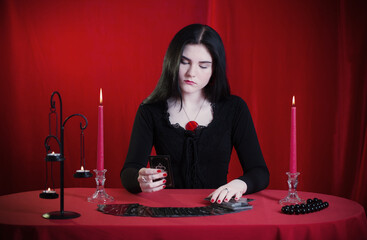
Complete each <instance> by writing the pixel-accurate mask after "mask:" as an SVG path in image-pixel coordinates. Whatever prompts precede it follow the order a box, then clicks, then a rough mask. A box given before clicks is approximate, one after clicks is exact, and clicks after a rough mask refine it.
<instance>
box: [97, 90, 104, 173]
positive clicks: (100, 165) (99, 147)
mask: <svg viewBox="0 0 367 240" xmlns="http://www.w3.org/2000/svg"><path fill="white" fill-rule="evenodd" d="M103 169H104V149H103V105H102V88H100V89H99V106H98V136H97V170H103Z"/></svg>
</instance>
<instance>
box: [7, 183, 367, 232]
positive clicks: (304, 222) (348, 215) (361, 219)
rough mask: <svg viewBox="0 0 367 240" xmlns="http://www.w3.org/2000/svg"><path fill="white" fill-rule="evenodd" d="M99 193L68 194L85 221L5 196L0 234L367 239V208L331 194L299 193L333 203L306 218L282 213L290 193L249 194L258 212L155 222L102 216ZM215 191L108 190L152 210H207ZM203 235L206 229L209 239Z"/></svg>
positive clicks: (34, 199)
mask: <svg viewBox="0 0 367 240" xmlns="http://www.w3.org/2000/svg"><path fill="white" fill-rule="evenodd" d="M94 191H95V189H92V188H67V189H65V205H64V209H65V211H73V212H78V213H80V214H81V217H79V218H75V219H68V220H48V219H44V218H42V214H44V213H47V212H51V211H59V210H60V199H52V200H48V199H40V198H39V193H40V192H41V191H30V192H22V193H16V194H10V195H5V196H0V230H1V231H0V232H3V235H5V236H6V237H8V239H11V238H12V237H13V239H18V238H16V237H14V236H21V235H22V234H23V233H27V234H29V229H32V228H34V229H36V231H34V232H36V233H35V235H34V237H35V238H39V239H49V238H51V237H52V238H53V239H62V237H66V236H68V237H69V238H73V237H75V238H76V237H78V238H80V237H81V239H83V238H84V237H87V236H88V239H93V237H95V239H98V237H102V236H104V237H106V236H109V238H110V239H120V237H121V239H124V238H127V237H128V238H129V239H133V238H136V239H139V238H141V237H146V238H148V239H149V238H155V237H157V236H159V237H158V238H159V239H164V238H167V239H169V238H171V237H172V236H176V239H177V236H179V239H180V238H182V239H183V238H187V237H190V238H194V239H195V236H196V237H197V238H201V239H202V237H203V236H211V237H212V238H213V239H215V238H222V237H224V238H226V237H229V236H231V237H236V236H240V235H243V234H245V235H246V237H249V238H250V237H256V238H257V239H261V236H263V237H264V239H279V238H282V239H286V238H289V239H292V237H295V236H298V234H302V235H301V237H300V238H299V239H314V237H317V236H318V237H320V236H321V237H324V239H352V238H351V237H353V239H367V221H366V214H365V211H364V209H363V207H362V206H361V205H360V204H358V203H356V202H354V201H351V200H348V199H344V198H340V197H336V196H331V195H325V194H319V193H309V192H299V196H300V197H301V198H303V199H308V198H315V197H317V198H319V199H322V200H323V201H327V202H329V204H330V206H329V207H328V208H326V209H324V210H322V211H319V212H315V213H311V214H305V215H286V214H283V213H281V211H280V209H281V206H280V205H279V203H278V202H279V199H281V198H283V197H285V196H286V195H287V191H282V190H264V191H261V192H258V193H255V194H250V195H246V197H248V198H253V199H255V201H253V202H251V204H252V205H253V209H252V210H248V211H244V212H239V213H232V214H225V215H218V216H205V217H181V218H169V217H164V218H150V217H121V216H112V215H108V214H103V213H101V212H99V211H97V205H96V204H93V203H89V202H87V201H86V199H87V197H88V196H90V195H92V194H93V193H94ZM212 191H213V190H210V189H192V190H187V189H165V190H163V191H160V192H156V193H140V194H131V193H128V192H127V191H126V190H124V189H122V188H121V189H106V192H107V193H108V194H110V195H112V196H113V197H114V198H115V199H116V201H115V202H113V203H114V204H119V203H139V204H142V205H145V206H150V207H199V206H206V205H208V202H207V201H205V200H204V198H205V197H206V196H207V195H208V194H209V193H211V192H212ZM78 229H79V230H78ZM188 229H190V231H187V230H188ZM52 230H55V231H57V232H58V234H57V236H59V237H60V238H57V236H56V238H55V235H56V234H55V233H54V232H52ZM61 230H62V231H61ZM203 230H206V231H204V232H205V234H204V233H203ZM31 232H32V231H31ZM170 232H171V233H170ZM122 233H123V234H122ZM63 234H67V235H63ZM173 234H175V235H173ZM203 234H204V235H203ZM27 236H28V237H30V236H31V235H27ZM193 236H194V237H193ZM0 237H2V235H1V233H0ZM259 237H260V238H259ZM2 239H5V238H2Z"/></svg>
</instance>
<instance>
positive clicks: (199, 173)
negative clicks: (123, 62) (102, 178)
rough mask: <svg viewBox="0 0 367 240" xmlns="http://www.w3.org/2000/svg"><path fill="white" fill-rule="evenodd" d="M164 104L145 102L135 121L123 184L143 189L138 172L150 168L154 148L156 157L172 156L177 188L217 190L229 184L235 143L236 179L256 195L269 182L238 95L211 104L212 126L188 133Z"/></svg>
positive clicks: (128, 187) (246, 113)
mask: <svg viewBox="0 0 367 240" xmlns="http://www.w3.org/2000/svg"><path fill="white" fill-rule="evenodd" d="M167 108H168V107H167V103H166V102H157V103H153V104H141V105H140V107H139V109H138V111H137V114H136V117H135V121H134V126H133V130H132V134H131V139H130V146H129V150H128V153H127V157H126V160H125V164H124V166H123V168H122V170H121V181H122V184H123V186H124V187H125V188H126V189H127V190H128V191H130V192H133V193H137V192H140V191H141V189H140V186H139V183H138V181H137V177H138V171H139V169H140V168H143V167H146V166H147V163H148V156H149V155H150V153H151V150H152V147H153V146H154V147H155V150H156V153H157V154H158V155H170V158H171V165H172V170H173V178H174V183H175V188H206V189H214V188H218V187H220V186H222V185H224V184H226V183H227V174H228V166H229V161H230V159H231V153H232V149H233V147H234V148H235V150H236V152H237V155H238V158H239V160H240V163H241V166H242V169H243V175H242V176H240V177H238V179H241V180H243V181H244V182H246V184H247V192H246V193H253V192H257V191H260V190H262V189H264V188H266V187H267V186H268V184H269V171H268V168H267V166H266V163H265V161H264V158H263V155H262V153H261V149H260V145H259V142H258V139H257V135H256V131H255V128H254V124H253V121H252V118H251V114H250V112H249V109H248V107H247V105H246V103H245V102H244V101H243V100H242V99H241V98H240V97H237V96H233V95H231V96H229V97H228V98H226V99H225V100H222V101H221V102H218V103H216V104H215V105H214V104H213V105H212V108H213V120H212V122H211V123H210V124H209V125H208V126H206V127H205V126H199V127H198V128H197V129H196V130H195V132H191V131H187V130H185V129H183V128H182V127H181V126H180V125H178V124H176V125H172V124H171V123H170V121H169V114H168V112H167Z"/></svg>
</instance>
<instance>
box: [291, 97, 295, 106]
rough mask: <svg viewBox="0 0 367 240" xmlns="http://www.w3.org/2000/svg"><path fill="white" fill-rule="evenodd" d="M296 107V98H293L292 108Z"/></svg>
mask: <svg viewBox="0 0 367 240" xmlns="http://www.w3.org/2000/svg"><path fill="white" fill-rule="evenodd" d="M295 105H296V97H295V96H293V98H292V106H295Z"/></svg>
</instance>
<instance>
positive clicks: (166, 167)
mask: <svg viewBox="0 0 367 240" xmlns="http://www.w3.org/2000/svg"><path fill="white" fill-rule="evenodd" d="M149 164H150V168H156V169H161V170H162V171H165V172H166V173H167V177H166V181H167V182H166V188H174V182H173V172H172V168H171V161H170V156H169V155H157V156H149Z"/></svg>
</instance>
